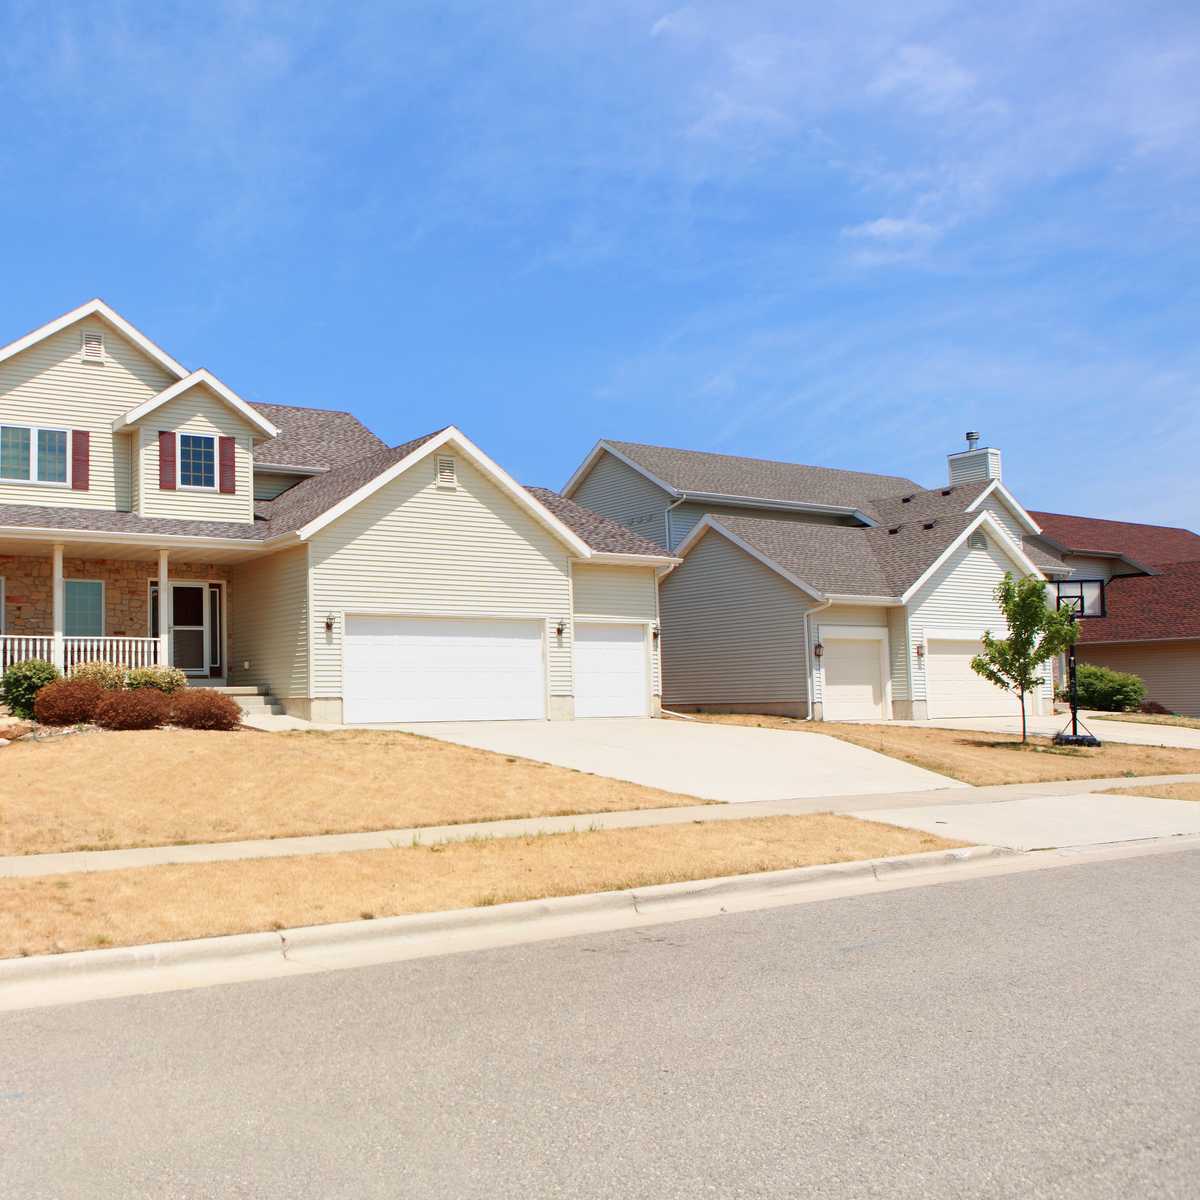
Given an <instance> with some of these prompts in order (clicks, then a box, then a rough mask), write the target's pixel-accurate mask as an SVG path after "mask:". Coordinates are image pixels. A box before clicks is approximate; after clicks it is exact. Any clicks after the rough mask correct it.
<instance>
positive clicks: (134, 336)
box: [0, 297, 188, 379]
mask: <svg viewBox="0 0 1200 1200" xmlns="http://www.w3.org/2000/svg"><path fill="white" fill-rule="evenodd" d="M88 317H99V318H100V319H101V320H102V321H105V322H107V323H108V324H109V325H111V326H112V327H113V328H114V329H115V330H116V331H117V332H118V333H119V334H121V336H122V337H125V338H128V339H129V341H131V342H132V343H133V344H134V345H135V346H137V348H138V349H139V350H141V351H142V353H143V354H145V355H146V356H147V357H148V358H151V359H153V360H154V361H155V362H156V363H158V365H159V366H160V367H162V368H163V369H164V370H165V371H166V372H167V373H168V374H171V375H174V376H175V377H176V378H177V379H182V378H183V377H184V376H185V375H187V373H188V371H187V368H186V367H185V366H183V365H182V364H181V363H179V362H176V360H175V359H173V358H172V357H171V356H170V355H169V354H168V353H167V352H166V351H165V350H164V349H163V348H162V347H161V346H159V345H158V344H157V343H156V342H152V341H151V340H150V339H149V338H148V337H147V336H146V335H145V334H144V333H142V331H141V330H140V329H137V328H135V327H134V326H133V325H130V323H129V322H128V321H126V320H125V318H124V317H123V316H121V315H120V313H118V312H116V311H115V310H114V309H112V308H109V306H108V305H107V304H105V303H104V301H103V300H101V299H100V298H99V297H96V298H95V299H93V300H89V301H88V302H87V303H86V304H81V305H80V306H79V307H78V308H73V309H71V311H70V312H66V313H63V315H62V316H61V317H55V318H54V320H53V321H47V322H46V324H45V325H39V326H38V327H37V328H36V329H34V330H31V331H30V332H29V333H27V334H25V336H24V337H19V338H17V339H16V341H13V342H9V343H8V345H7V346H0V362H4V360H5V359H7V358H12V357H13V355H14V354H20V353H21V351H23V350H28V349H29V347H30V346H36V345H37V344H38V342H43V341H45V340H46V338H48V337H53V336H54V334H56V333H60V332H61V331H62V330H64V329H69V328H70V327H71V326H72V325H75V324H77V323H78V322H80V321H83V320H85V319H86V318H88Z"/></svg>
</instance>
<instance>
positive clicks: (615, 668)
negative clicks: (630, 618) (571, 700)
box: [575, 623, 650, 717]
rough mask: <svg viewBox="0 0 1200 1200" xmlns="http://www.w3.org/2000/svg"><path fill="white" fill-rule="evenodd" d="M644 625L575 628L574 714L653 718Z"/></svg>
mask: <svg viewBox="0 0 1200 1200" xmlns="http://www.w3.org/2000/svg"><path fill="white" fill-rule="evenodd" d="M649 691H650V687H649V681H648V680H647V678H646V627H645V626H644V625H601V624H599V623H595V624H585V623H579V624H577V625H576V626H575V715H576V716H577V717H646V716H649V715H650V700H649Z"/></svg>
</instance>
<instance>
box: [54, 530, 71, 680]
mask: <svg viewBox="0 0 1200 1200" xmlns="http://www.w3.org/2000/svg"><path fill="white" fill-rule="evenodd" d="M64 607H65V604H64V599H63V548H62V546H61V545H57V544H56V545H55V547H54V571H53V575H52V588H51V599H50V615H51V620H52V622H53V632H54V649H53V651H52V653H53V655H54V665H55V666H56V667H57V668H58V669H59V670H60V671H62V672H64V673H65V672H66V669H67V655H66V643H65V642H64V640H63V627H64V622H63V609H64Z"/></svg>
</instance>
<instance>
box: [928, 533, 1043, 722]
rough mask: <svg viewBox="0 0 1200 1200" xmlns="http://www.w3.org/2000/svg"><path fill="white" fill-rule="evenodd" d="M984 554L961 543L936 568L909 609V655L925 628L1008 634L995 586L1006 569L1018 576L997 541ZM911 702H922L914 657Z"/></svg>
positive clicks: (1017, 566)
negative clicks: (988, 630) (997, 600)
mask: <svg viewBox="0 0 1200 1200" xmlns="http://www.w3.org/2000/svg"><path fill="white" fill-rule="evenodd" d="M987 542H988V546H987V549H986V550H971V549H969V548H968V547H967V545H966V544H965V543H964V544H963V545H961V546H959V547H958V549H957V550H955V551H954V553H953V554H952V555H951V556H950V557H949V558H948V559H947V560H946V561H945V562H944V563H943V564H942V565H941V566H940V567H939V568H938V569H937V571H936V572H935V573H934V575H933V577H932V578H931V579H930V580H929V581H928V582H927V583H926V584H925V586H924V587H922V588H921V590H920V591H919V592H918V593H917V594H916V595H915V596H914V597H913V599H912V600H911V601H910V602H909V605H908V623H909V633H910V641H909V647H910V654H912V653H913V650H912V648H913V647H914V646H915V644H916V643H917V642H918V641H924V639H925V637H926V634H925V630H926V629H927V628H934V629H947V630H949V629H953V630H961V631H962V636H963V637H964V638H971V637H978V636H979V635H980V634H981V633H982V631H983V630H985V629H990V630H991V631H992V633H993V634H995V635H996V636H997V637H1003V636H1005V635H1006V634H1007V632H1008V625H1007V623H1006V622H1005V620H1004V614H1003V613H1002V612H1001V611H1000V607H999V605H998V604H997V603H996V597H995V590H996V584H997V583H999V582H1000V580H1001V579H1003V578H1004V573H1005V571H1011V572H1013V574H1014V575H1019V574H1021V573H1022V569H1021V566H1020V564H1019V563H1017V562H1015V561H1014V560H1013V559H1012V558H1011V557H1010V556H1009V555H1008V554H1006V553H1004V550H1003V547H1002V546H1001V545H1000V544H999V543H997V541H996V540H995V538H988V540H987ZM912 676H913V699H914V700H924V699H925V695H926V688H925V664H924V661H923V660H922V659H919V658H916V656H915V654H913V661H912Z"/></svg>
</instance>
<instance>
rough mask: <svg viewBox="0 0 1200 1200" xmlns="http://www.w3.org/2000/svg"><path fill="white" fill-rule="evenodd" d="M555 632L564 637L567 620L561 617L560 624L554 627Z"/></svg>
mask: <svg viewBox="0 0 1200 1200" xmlns="http://www.w3.org/2000/svg"><path fill="white" fill-rule="evenodd" d="M554 632H555V633H556V634H558V636H559V637H562V635H563V634H564V633H566V632H567V623H566V621H565V620H563V619H562V618H560V619H559V622H558V624H557V625H555V627H554Z"/></svg>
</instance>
